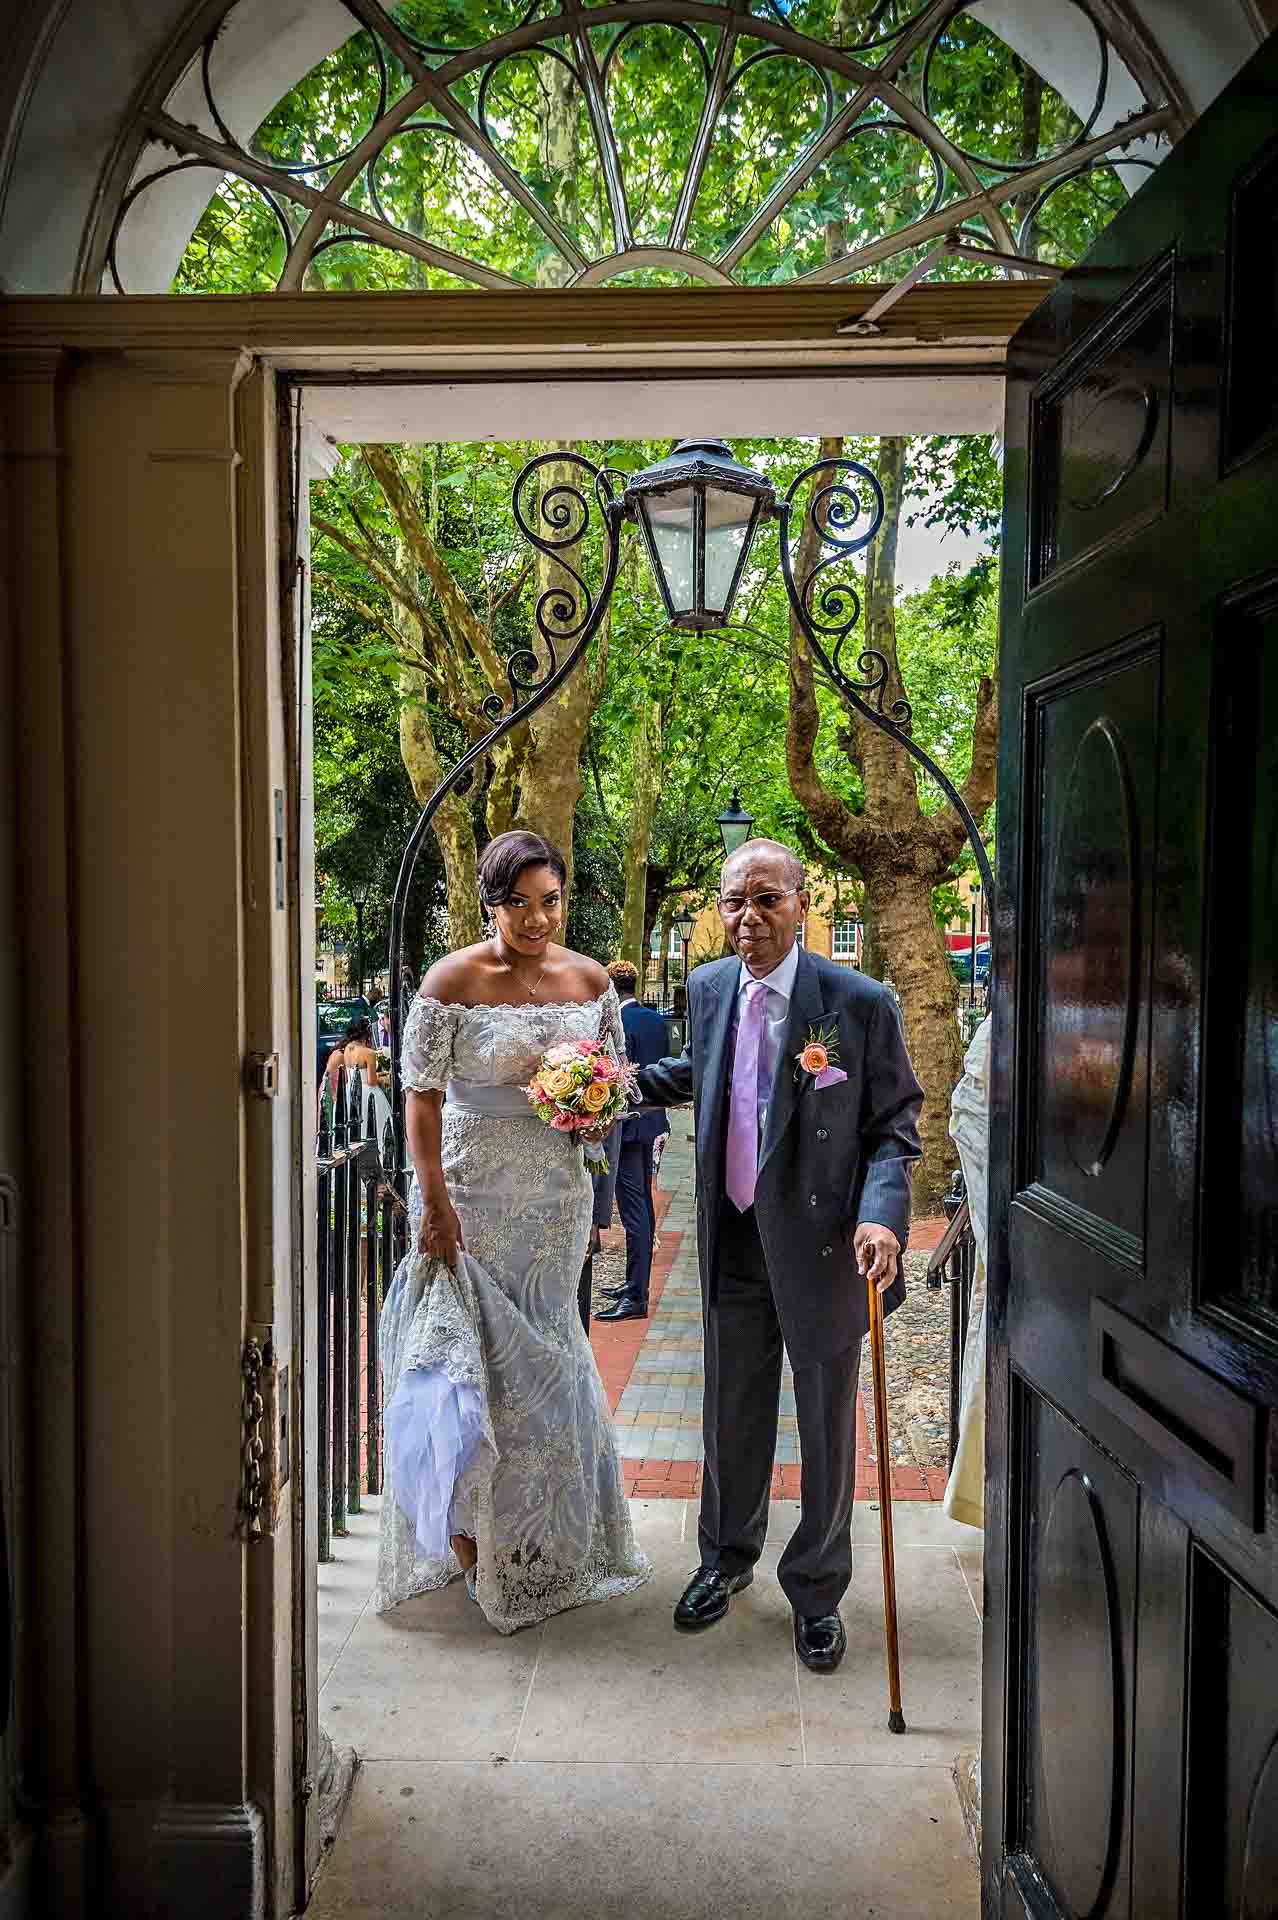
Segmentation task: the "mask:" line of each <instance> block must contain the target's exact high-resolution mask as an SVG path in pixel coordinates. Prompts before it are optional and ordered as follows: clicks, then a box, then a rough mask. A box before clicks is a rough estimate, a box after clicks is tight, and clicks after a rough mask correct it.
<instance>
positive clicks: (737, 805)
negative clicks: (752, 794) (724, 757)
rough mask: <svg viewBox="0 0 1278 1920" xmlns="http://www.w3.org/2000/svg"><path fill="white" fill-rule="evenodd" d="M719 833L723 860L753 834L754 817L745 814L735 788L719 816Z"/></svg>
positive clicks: (750, 814)
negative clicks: (721, 840)
mask: <svg viewBox="0 0 1278 1920" xmlns="http://www.w3.org/2000/svg"><path fill="white" fill-rule="evenodd" d="M719 832H720V835H721V836H722V839H723V852H724V858H725V859H727V858H730V857H731V856H732V854H734V853H735V852H736V850H737V848H738V847H742V846H744V845H745V843H746V841H747V840H748V839H749V838H750V835H751V834H752V833H753V832H754V815H753V814H752V813H747V812H746V810H745V808H744V807H743V806H742V804H741V795H740V793H739V792H738V791H737V789H736V788H735V787H734V788H733V789H732V799H731V800H730V801H729V803H728V805H727V807H726V808H725V809H724V811H723V812H722V813H721V814H720V815H719Z"/></svg>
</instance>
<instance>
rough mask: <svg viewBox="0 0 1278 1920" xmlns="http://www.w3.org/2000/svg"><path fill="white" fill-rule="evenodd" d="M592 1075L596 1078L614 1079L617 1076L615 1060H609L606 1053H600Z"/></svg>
mask: <svg viewBox="0 0 1278 1920" xmlns="http://www.w3.org/2000/svg"><path fill="white" fill-rule="evenodd" d="M594 1075H595V1079H596V1080H615V1079H616V1078H617V1063H616V1061H615V1060H610V1059H609V1058H608V1055H607V1054H606V1053H601V1054H600V1055H599V1058H598V1059H597V1060H596V1061H595V1064H594Z"/></svg>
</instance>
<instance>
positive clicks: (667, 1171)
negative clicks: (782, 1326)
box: [590, 1116, 946, 1501]
mask: <svg viewBox="0 0 1278 1920" xmlns="http://www.w3.org/2000/svg"><path fill="white" fill-rule="evenodd" d="M687 1132H688V1129H687V1126H686V1124H685V1123H684V1122H683V1121H682V1119H681V1117H680V1116H676V1117H675V1121H674V1131H673V1134H672V1137H671V1140H670V1144H669V1146H668V1147H667V1149H666V1152H665V1156H664V1158H663V1159H662V1162H661V1177H662V1186H661V1187H659V1188H658V1193H657V1220H658V1229H659V1233H660V1245H659V1247H658V1249H657V1255H656V1258H655V1260H654V1262H653V1270H652V1291H651V1296H650V1299H649V1317H648V1318H647V1319H646V1320H623V1321H621V1322H619V1323H618V1324H617V1325H615V1326H611V1325H608V1324H602V1325H601V1324H599V1323H598V1322H596V1323H594V1324H593V1325H592V1326H591V1333H590V1337H591V1344H592V1345H593V1347H594V1350H595V1358H596V1360H597V1361H598V1363H599V1371H600V1374H601V1375H602V1377H603V1382H604V1386H605V1388H606V1389H607V1393H608V1404H609V1405H610V1406H611V1408H612V1410H613V1414H614V1418H615V1420H616V1425H617V1439H618V1444H619V1446H620V1449H621V1456H622V1462H623V1468H624V1472H625V1481H626V1491H627V1493H630V1494H634V1495H636V1496H638V1497H639V1498H649V1499H651V1498H665V1499H671V1500H686V1499H688V1498H689V1497H690V1496H691V1495H694V1494H696V1493H698V1492H699V1491H700V1487H701V1466H702V1461H703V1459H704V1457H705V1456H704V1451H703V1448H702V1443H701V1391H702V1385H703V1382H704V1373H703V1368H702V1349H701V1291H700V1286H699V1283H698V1280H697V1242H696V1196H695V1190H694V1164H693V1151H692V1143H691V1142H690V1141H689V1140H688V1139H687ZM944 1227H945V1222H944V1221H943V1220H941V1221H933V1220H922V1221H919V1222H918V1223H917V1225H916V1227H915V1230H914V1232H913V1233H912V1234H911V1236H910V1245H911V1247H916V1248H922V1249H926V1248H929V1247H931V1246H934V1245H935V1243H936V1241H937V1240H938V1239H939V1238H940V1235H941V1233H942V1232H943V1231H944ZM605 1239H606V1240H608V1241H610V1242H612V1243H613V1244H617V1245H621V1244H624V1236H623V1235H622V1234H621V1230H620V1228H618V1227H615V1226H614V1227H613V1228H612V1230H611V1232H610V1233H609V1234H608V1235H606V1236H605ZM887 1337H888V1339H889V1340H890V1339H891V1338H892V1323H891V1321H890V1320H889V1322H888V1328H887ZM869 1364H870V1361H869V1343H868V1341H867V1343H866V1349H865V1352H864V1354H863V1357H862V1364H861V1387H860V1391H859V1392H858V1394H857V1408H856V1497H857V1499H858V1500H870V1501H873V1500H875V1499H876V1498H877V1491H878V1482H877V1467H876V1464H875V1454H874V1441H873V1426H872V1421H871V1422H870V1423H867V1418H866V1412H867V1408H872V1406H873V1399H872V1388H871V1381H870V1372H869ZM945 1479H946V1476H945V1474H944V1472H943V1471H942V1472H927V1471H924V1470H922V1469H920V1468H918V1467H906V1466H900V1465H897V1466H894V1467H893V1469H892V1497H893V1499H894V1500H939V1499H940V1498H941V1495H942V1494H943V1492H944V1491H945ZM772 1497H773V1499H775V1500H797V1499H798V1497H799V1435H798V1423H797V1421H796V1419H795V1410H794V1383H793V1381H792V1379H791V1377H790V1368H789V1363H788V1362H787V1363H786V1368H785V1373H784V1376H783V1379H782V1383H781V1419H780V1425H779V1431H778V1435H777V1454H776V1467H775V1470H774V1472H773V1476H772Z"/></svg>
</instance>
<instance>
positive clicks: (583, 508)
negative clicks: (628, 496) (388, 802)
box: [389, 451, 621, 1186]
mask: <svg viewBox="0 0 1278 1920" xmlns="http://www.w3.org/2000/svg"><path fill="white" fill-rule="evenodd" d="M549 466H555V467H560V468H562V467H578V468H581V469H582V470H583V471H584V472H585V473H586V474H588V475H589V482H588V484H587V485H585V486H581V487H578V486H574V485H572V484H571V483H570V482H569V481H567V480H562V479H560V480H555V481H553V483H552V484H550V485H548V486H546V487H544V488H542V489H541V490H540V493H539V494H538V497H537V499H536V504H535V506H533V507H531V508H530V505H529V502H530V501H531V499H532V496H533V482H534V479H535V476H536V475H537V474H538V473H539V472H540V470H541V469H542V468H543V467H549ZM617 477H618V476H617V475H615V474H614V473H613V472H612V471H611V470H610V469H608V468H605V467H597V466H595V464H594V462H593V461H591V460H587V459H586V458H585V456H584V455H583V454H580V453H572V452H568V451H564V452H556V453H545V454H539V455H538V456H537V458H536V459H535V460H530V461H529V462H528V464H527V465H526V466H525V467H524V468H523V469H522V470H521V472H520V474H519V477H518V478H517V480H516V481H515V486H514V492H513V494H512V498H511V509H512V512H513V514H514V518H515V524H516V525H517V526H518V528H519V530H520V532H521V533H522V534H523V536H524V538H525V539H526V540H527V541H528V542H529V544H530V545H531V546H533V547H535V548H536V549H537V551H538V552H539V553H542V554H544V555H545V556H546V557H547V559H550V560H553V561H554V563H555V566H556V568H557V570H558V571H559V573H560V574H562V575H564V576H566V578H564V579H562V580H560V581H557V582H555V583H553V584H552V585H550V586H548V587H546V588H544V589H543V590H542V592H541V593H540V594H539V595H538V597H537V602H536V605H535V607H534V609H533V618H534V621H535V623H536V627H537V633H538V636H539V638H540V640H541V645H542V649H543V651H542V652H541V653H539V652H538V651H537V650H536V649H535V648H533V647H518V648H516V649H515V651H514V652H513V653H512V654H511V655H510V657H509V659H508V660H507V662H506V686H507V692H506V693H505V694H503V693H499V692H493V693H490V694H489V695H488V696H487V698H486V699H485V700H484V702H483V713H484V716H485V718H486V719H489V720H491V721H492V722H493V725H492V728H491V730H490V731H489V732H488V733H486V734H485V735H484V737H483V739H482V740H478V741H476V743H475V745H474V746H473V747H471V748H470V749H469V750H468V751H467V752H466V753H464V754H463V755H462V756H461V758H460V760H459V761H458V762H457V764H456V766H455V767H454V768H453V769H452V771H451V772H450V773H448V774H446V775H445V776H444V778H443V779H442V780H441V781H440V783H439V785H438V786H437V787H436V788H435V791H434V792H433V793H432V794H431V796H430V799H429V800H428V801H427V802H426V805H425V806H424V807H423V808H422V811H421V813H420V814H419V815H418V817H417V821H416V824H415V825H414V827H413V831H412V833H411V834H410V835H409V837H408V842H407V845H406V846H405V848H404V856H403V859H402V860H401V861H400V867H399V874H398V876H397V878H396V881H395V894H394V898H393V900H392V902H391V926H390V954H389V973H390V983H391V991H390V1016H391V1107H392V1111H393V1115H394V1126H395V1160H394V1172H395V1178H396V1181H397V1182H399V1183H401V1186H402V1183H403V1181H404V1180H405V1178H406V1175H407V1172H408V1157H407V1149H406V1141H405V1137H404V1089H403V1083H402V1081H401V1078H400V1056H401V1050H402V1047H403V1039H404V1027H405V1023H406V1022H407V1019H408V1012H409V1008H410V1007H411V1005H412V998H413V994H414V992H415V991H416V982H415V981H413V980H411V979H406V978H405V976H404V918H405V914H406V911H407V907H408V897H409V892H410V890H411V887H412V883H413V875H414V873H415V871H416V868H417V857H418V854H419V853H420V851H421V847H422V843H423V841H424V840H425V838H426V835H427V833H428V832H429V831H430V826H431V822H432V821H433V820H434V818H435V815H436V814H437V813H438V811H439V809H440V807H441V806H442V804H443V802H444V801H445V800H446V799H447V798H448V796H449V794H451V793H462V792H465V790H466V788H467V787H468V786H469V785H470V782H471V781H472V779H473V778H474V775H475V772H476V770H477V768H478V767H479V766H480V765H481V763H482V762H483V760H484V759H485V758H486V756H487V755H488V754H490V753H491V752H492V750H493V748H494V747H495V746H497V744H498V743H499V742H500V741H501V740H503V739H505V737H506V735H507V734H508V733H510V732H511V730H512V729H513V728H514V727H516V726H518V725H519V724H520V722H521V721H524V720H527V719H528V718H529V716H530V715H531V714H533V713H535V712H536V711H537V709H538V707H540V706H542V705H543V704H544V702H545V701H547V700H548V699H549V698H550V696H551V694H552V693H554V692H555V691H556V689H557V688H559V687H560V686H562V685H563V683H564V681H565V680H566V679H567V678H568V676H569V674H571V673H572V671H573V669H574V667H576V665H577V664H578V662H579V661H580V660H581V659H582V657H583V655H584V654H585V652H586V649H587V648H588V647H589V645H590V642H591V640H592V639H593V638H594V635H595V633H596V631H597V630H598V627H599V624H600V621H601V620H602V619H603V616H604V614H605V613H606V612H607V610H608V606H609V603H610V601H611V599H612V590H613V587H614V586H615V584H616V579H617V563H618V559H619V556H620V552H621V502H620V500H619V498H618V497H617V494H616V490H615V488H614V485H613V481H614V479H616V478H617ZM592 503H593V506H594V509H595V510H596V511H597V512H598V514H599V518H600V520H601V522H602V526H603V532H604V548H605V553H604V568H603V577H602V579H601V580H600V583H599V587H598V589H597V591H594V592H592V590H591V588H590V587H589V585H588V584H587V582H586V579H585V576H584V574H583V573H582V572H581V570H580V567H579V566H578V564H577V553H578V552H579V551H580V546H581V542H582V540H583V539H584V537H585V535H586V533H587V532H588V530H589V526H590V517H591V510H592ZM570 555H572V557H571V558H570V557H569V556H570ZM565 646H567V648H568V651H567V652H564V651H563V649H564V647H565Z"/></svg>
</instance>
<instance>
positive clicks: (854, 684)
mask: <svg viewBox="0 0 1278 1920" xmlns="http://www.w3.org/2000/svg"><path fill="white" fill-rule="evenodd" d="M808 481H812V482H813V483H814V485H813V490H812V497H811V499H810V500H809V502H808V505H807V508H806V511H804V512H802V513H801V515H800V516H799V528H800V532H799V539H800V543H801V542H802V537H803V533H804V531H806V530H808V529H811V530H813V531H814V532H815V534H816V537H817V539H818V541H819V543H820V546H821V548H822V549H823V551H822V552H821V554H820V555H819V557H818V558H817V559H816V560H815V561H814V563H813V565H812V566H811V567H810V568H809V569H808V572H807V573H806V574H805V575H804V577H803V579H802V580H801V581H798V582H796V580H795V577H794V546H793V539H794V533H793V529H794V522H795V510H794V508H795V500H796V497H797V496H798V495H799V493H800V492H801V490H802V488H803V487H804V486H805V484H806V483H807V482H808ZM883 513H884V500H883V489H882V487H881V486H880V485H879V482H878V478H877V476H876V475H875V474H874V473H872V472H871V470H870V468H869V467H866V466H862V464H861V463H860V461H859V460H847V459H841V458H840V459H830V460H817V461H814V463H813V464H812V465H811V466H810V467H805V468H804V469H803V472H802V473H801V474H799V475H798V476H797V478H796V479H795V480H794V481H793V483H792V484H791V486H790V489H789V491H788V492H787V494H786V496H785V498H784V500H783V501H782V502H781V506H780V509H779V512H778V518H779V519H780V522H781V572H782V575H783V577H784V579H785V590H786V593H787V594H788V596H789V600H790V605H791V607H792V608H793V609H794V614H795V617H796V619H797V620H798V622H799V625H800V626H801V627H802V628H803V632H804V635H805V637H806V639H807V642H808V645H809V646H810V647H811V649H812V651H813V653H814V654H815V656H816V658H817V660H818V661H819V663H820V665H821V668H822V670H823V671H824V673H825V675H826V677H827V679H828V680H829V682H830V684H831V686H833V687H835V688H836V689H837V691H838V692H839V693H840V694H841V695H842V697H843V698H844V699H845V700H846V701H847V702H848V703H849V705H850V706H853V707H855V708H856V710H857V712H858V713H861V714H863V715H864V716H865V718H866V719H867V720H869V721H870V722H871V723H872V724H873V725H874V726H876V727H878V728H879V729H880V731H881V732H883V733H886V734H890V736H891V737H892V739H893V740H895V741H897V742H898V743H899V745H901V746H902V747H904V748H905V750H906V752H907V753H908V754H909V755H910V756H911V757H912V758H913V759H914V760H916V761H917V762H918V764H919V766H921V767H922V768H923V770H924V772H925V773H926V774H927V775H928V776H929V778H931V779H933V780H935V782H936V784H937V786H938V787H939V788H940V789H941V791H942V793H943V794H944V795H945V797H946V799H947V800H948V801H949V803H950V805H951V806H952V807H953V808H954V810H955V812H956V813H957V814H958V816H959V818H960V820H961V821H962V822H963V826H964V828H965V830H966V832H967V837H968V841H969V844H970V845H971V848H972V855H973V858H974V859H975V861H976V865H977V868H978V870H979V872H980V876H981V883H982V885H983V886H984V888H985V891H986V898H987V899H988V900H990V901H991V902H992V901H993V899H994V875H993V873H992V871H991V869H990V863H989V856H988V854H987V853H986V851H985V846H984V843H983V841H982V839H981V834H980V829H979V828H978V826H977V824H976V821H975V820H974V819H973V817H972V814H971V811H970V809H969V808H968V806H967V803H966V801H965V800H964V799H963V796H962V794H961V793H960V792H959V790H958V788H957V787H956V786H955V785H954V782H953V781H952V780H951V779H950V777H949V775H948V774H947V773H946V772H945V771H944V769H943V768H941V767H939V766H938V765H937V763H936V761H935V760H934V759H933V758H932V756H931V754H930V753H928V752H927V750H926V748H924V747H921V746H920V745H919V744H918V742H917V740H915V739H914V737H913V734H912V732H911V724H912V720H913V715H912V714H911V711H910V703H909V701H908V700H906V699H904V698H903V697H898V698H897V699H894V700H892V701H891V704H890V705H889V704H888V696H889V694H890V693H891V678H892V670H891V665H890V663H889V661H888V658H887V656H886V654H884V653H881V652H880V651H879V649H878V648H877V647H863V648H862V650H861V652H860V653H859V655H858V656H857V663H856V671H857V674H858V675H859V676H860V677H859V678H857V679H854V678H853V677H852V676H851V675H850V674H849V673H847V672H846V671H845V669H844V667H843V662H842V655H843V647H844V644H845V642H846V641H847V639H848V638H849V636H850V635H851V634H852V632H853V631H854V630H855V628H856V626H857V623H858V622H859V620H860V618H861V597H860V594H859V593H858V592H857V589H856V586H855V584H854V581H853V579H852V578H851V577H850V570H849V571H848V572H843V573H839V572H837V571H836V570H837V569H839V568H840V567H843V566H845V565H846V563H847V562H848V561H849V560H850V559H851V557H852V555H853V554H856V553H860V552H861V551H862V549H863V548H865V547H867V546H868V545H869V544H870V542H871V540H873V538H874V536H875V534H876V533H877V532H878V530H879V528H880V526H881V525H882V524H883Z"/></svg>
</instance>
